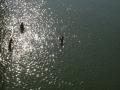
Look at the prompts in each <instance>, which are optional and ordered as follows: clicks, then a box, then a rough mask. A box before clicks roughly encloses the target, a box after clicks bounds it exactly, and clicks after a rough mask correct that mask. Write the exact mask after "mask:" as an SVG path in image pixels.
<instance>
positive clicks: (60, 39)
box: [59, 36, 64, 47]
mask: <svg viewBox="0 0 120 90" xmlns="http://www.w3.org/2000/svg"><path fill="white" fill-rule="evenodd" d="M59 41H60V46H62V47H63V45H64V37H63V36H61V37H59Z"/></svg>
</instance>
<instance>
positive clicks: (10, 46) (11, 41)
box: [8, 38, 13, 52]
mask: <svg viewBox="0 0 120 90" xmlns="http://www.w3.org/2000/svg"><path fill="white" fill-rule="evenodd" d="M12 43H13V40H12V38H11V39H10V41H9V45H8V50H9V52H12V50H13V48H12Z"/></svg>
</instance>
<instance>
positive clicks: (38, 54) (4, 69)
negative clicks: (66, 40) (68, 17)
mask: <svg viewBox="0 0 120 90" xmlns="http://www.w3.org/2000/svg"><path fill="white" fill-rule="evenodd" d="M46 5H47V2H46V1H44V0H28V1H27V0H6V1H3V2H2V1H1V7H0V8H1V13H2V14H3V15H2V14H1V17H0V18H1V22H0V24H1V25H2V26H1V31H0V32H1V33H0V34H1V43H0V46H1V50H0V52H1V54H0V56H1V58H0V64H1V65H0V67H1V71H0V74H1V75H0V79H1V80H2V81H1V82H0V87H1V88H2V89H6V90H40V89H41V88H48V87H52V86H54V85H56V84H57V81H59V77H58V76H57V73H55V71H54V69H55V67H56V65H57V64H59V63H60V62H61V60H59V61H58V60H57V58H60V55H62V52H61V50H60V49H59V44H58V36H57V32H56V26H55V25H57V24H58V23H59V20H58V19H56V16H55V15H54V14H53V12H52V11H51V10H50V8H46ZM60 21H61V20H60ZM21 22H23V23H24V27H25V32H24V33H20V24H21ZM10 39H12V40H13V43H12V49H13V51H12V52H9V51H8V45H9V41H10ZM60 53H61V54H60ZM58 54H59V56H58ZM58 72H60V70H58ZM62 82H63V81H62ZM59 84H60V83H59ZM56 86H59V85H56Z"/></svg>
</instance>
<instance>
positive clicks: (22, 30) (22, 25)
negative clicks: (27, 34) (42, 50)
mask: <svg viewBox="0 0 120 90" xmlns="http://www.w3.org/2000/svg"><path fill="white" fill-rule="evenodd" d="M24 31H25V28H24V24H23V22H22V23H21V24H20V32H21V33H24Z"/></svg>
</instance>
